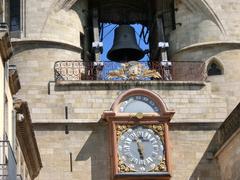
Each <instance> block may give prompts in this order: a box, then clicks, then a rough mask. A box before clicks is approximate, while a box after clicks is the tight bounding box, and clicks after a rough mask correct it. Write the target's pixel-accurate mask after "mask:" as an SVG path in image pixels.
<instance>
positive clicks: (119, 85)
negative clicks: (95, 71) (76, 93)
mask: <svg viewBox="0 0 240 180" xmlns="http://www.w3.org/2000/svg"><path fill="white" fill-rule="evenodd" d="M205 85H206V82H204V81H56V82H55V91H70V90H122V89H129V88H136V87H141V88H150V89H166V90H186V89H187V90H199V89H201V88H202V87H203V86H205Z"/></svg>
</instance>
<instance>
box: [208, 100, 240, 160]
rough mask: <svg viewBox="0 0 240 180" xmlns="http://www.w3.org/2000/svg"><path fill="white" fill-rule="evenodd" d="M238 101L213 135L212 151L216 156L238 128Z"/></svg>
mask: <svg viewBox="0 0 240 180" xmlns="http://www.w3.org/2000/svg"><path fill="white" fill-rule="evenodd" d="M239 117H240V103H239V104H238V105H237V106H236V107H235V109H234V110H233V111H232V112H231V114H230V115H229V116H228V117H227V119H226V120H225V121H224V122H223V123H222V125H221V126H220V127H219V129H218V130H217V132H216V133H215V135H214V137H213V140H212V142H213V144H214V145H213V149H212V152H213V154H214V155H215V156H216V155H217V154H218V153H219V151H220V150H221V149H222V147H224V146H225V145H226V143H228V142H229V140H230V139H231V138H232V136H233V135H234V134H235V133H236V132H237V131H238V130H239V129H240V120H239Z"/></svg>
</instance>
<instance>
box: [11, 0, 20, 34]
mask: <svg viewBox="0 0 240 180" xmlns="http://www.w3.org/2000/svg"><path fill="white" fill-rule="evenodd" d="M10 31H20V0H11V1H10Z"/></svg>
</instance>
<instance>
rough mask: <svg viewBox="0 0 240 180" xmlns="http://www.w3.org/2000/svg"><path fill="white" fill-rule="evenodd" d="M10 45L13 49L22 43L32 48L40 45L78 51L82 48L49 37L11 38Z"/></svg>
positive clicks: (16, 48)
mask: <svg viewBox="0 0 240 180" xmlns="http://www.w3.org/2000/svg"><path fill="white" fill-rule="evenodd" d="M12 45H13V47H14V50H15V51H16V50H18V49H19V47H21V46H22V45H31V48H34V46H38V47H39V46H40V47H41V46H42V47H44V48H46V47H49V48H51V47H58V48H62V49H66V50H72V51H74V52H78V53H80V52H81V51H82V48H81V47H79V46H77V45H75V44H72V43H69V42H65V41H57V40H50V39H20V40H18V39H12Z"/></svg>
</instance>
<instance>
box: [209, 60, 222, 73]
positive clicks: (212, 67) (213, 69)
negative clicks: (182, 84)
mask: <svg viewBox="0 0 240 180" xmlns="http://www.w3.org/2000/svg"><path fill="white" fill-rule="evenodd" d="M221 74H222V70H221V68H219V66H218V65H217V64H216V63H211V64H210V67H209V69H208V75H209V76H214V75H221Z"/></svg>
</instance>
